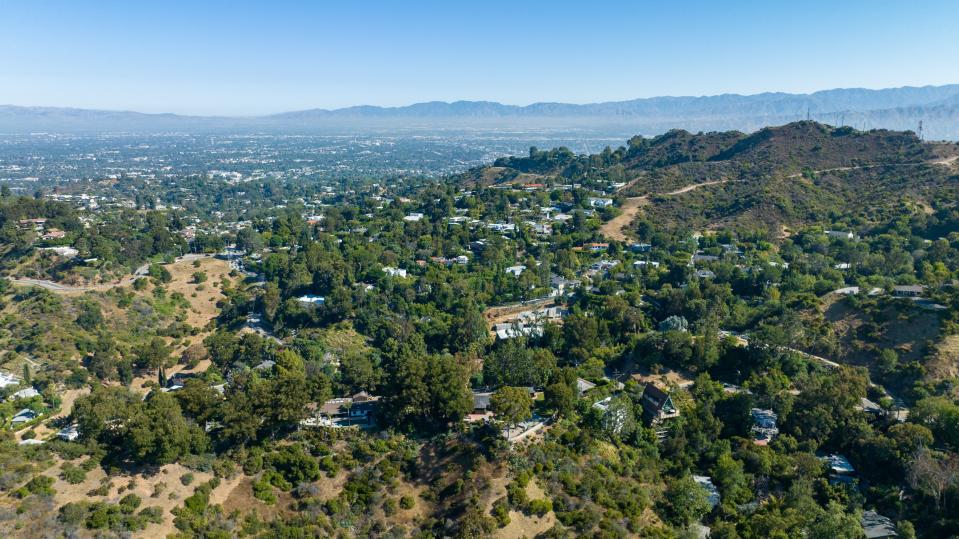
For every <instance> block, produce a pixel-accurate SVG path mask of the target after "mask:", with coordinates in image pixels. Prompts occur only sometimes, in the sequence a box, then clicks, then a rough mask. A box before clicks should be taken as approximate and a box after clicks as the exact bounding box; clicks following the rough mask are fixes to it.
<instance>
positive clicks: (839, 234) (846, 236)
mask: <svg viewBox="0 0 959 539" xmlns="http://www.w3.org/2000/svg"><path fill="white" fill-rule="evenodd" d="M826 235H827V236H829V237H830V238H839V239H843V240H852V239H855V238H856V235H855V234H853V233H852V232H847V231H845V230H827V231H826Z"/></svg>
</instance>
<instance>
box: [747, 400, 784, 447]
mask: <svg viewBox="0 0 959 539" xmlns="http://www.w3.org/2000/svg"><path fill="white" fill-rule="evenodd" d="M749 415H750V417H752V421H753V425H752V428H751V429H750V432H752V434H753V443H754V444H756V445H766V444H768V443H769V442H771V441H772V440H773V438H775V437H776V436H778V435H779V426H778V425H777V423H776V422H777V420H778V419H779V417H778V416H777V415H776V412H774V411H772V410H768V409H762V408H753V409H752V410H750V411H749Z"/></svg>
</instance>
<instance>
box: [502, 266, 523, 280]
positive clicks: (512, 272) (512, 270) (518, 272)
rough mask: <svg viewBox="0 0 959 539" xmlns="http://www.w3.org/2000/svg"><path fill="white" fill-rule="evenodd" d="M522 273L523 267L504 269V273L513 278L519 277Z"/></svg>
mask: <svg viewBox="0 0 959 539" xmlns="http://www.w3.org/2000/svg"><path fill="white" fill-rule="evenodd" d="M524 271H526V266H523V265H518V266H510V267H508V268H506V273H507V274H509V275H512V276H513V277H519V276H520V275H522V274H523V272H524Z"/></svg>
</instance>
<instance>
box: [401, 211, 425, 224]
mask: <svg viewBox="0 0 959 539" xmlns="http://www.w3.org/2000/svg"><path fill="white" fill-rule="evenodd" d="M422 219H423V214H422V213H410V214H408V215H407V216H406V217H403V220H404V221H407V222H410V223H415V222H417V221H421V220H422Z"/></svg>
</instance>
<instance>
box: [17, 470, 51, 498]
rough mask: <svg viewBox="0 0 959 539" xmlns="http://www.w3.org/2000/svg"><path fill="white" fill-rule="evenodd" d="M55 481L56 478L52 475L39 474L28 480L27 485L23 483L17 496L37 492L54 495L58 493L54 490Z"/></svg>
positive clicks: (41, 494) (40, 494)
mask: <svg viewBox="0 0 959 539" xmlns="http://www.w3.org/2000/svg"><path fill="white" fill-rule="evenodd" d="M53 483H54V479H53V478H52V477H47V476H45V475H37V476H35V477H34V478H33V479H31V480H30V481H28V482H27V484H26V485H23V486H22V487H20V488H19V489H17V496H18V497H20V498H26V497H27V496H29V495H30V494H36V495H37V496H53V495H54V494H56V491H54V490H53Z"/></svg>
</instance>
